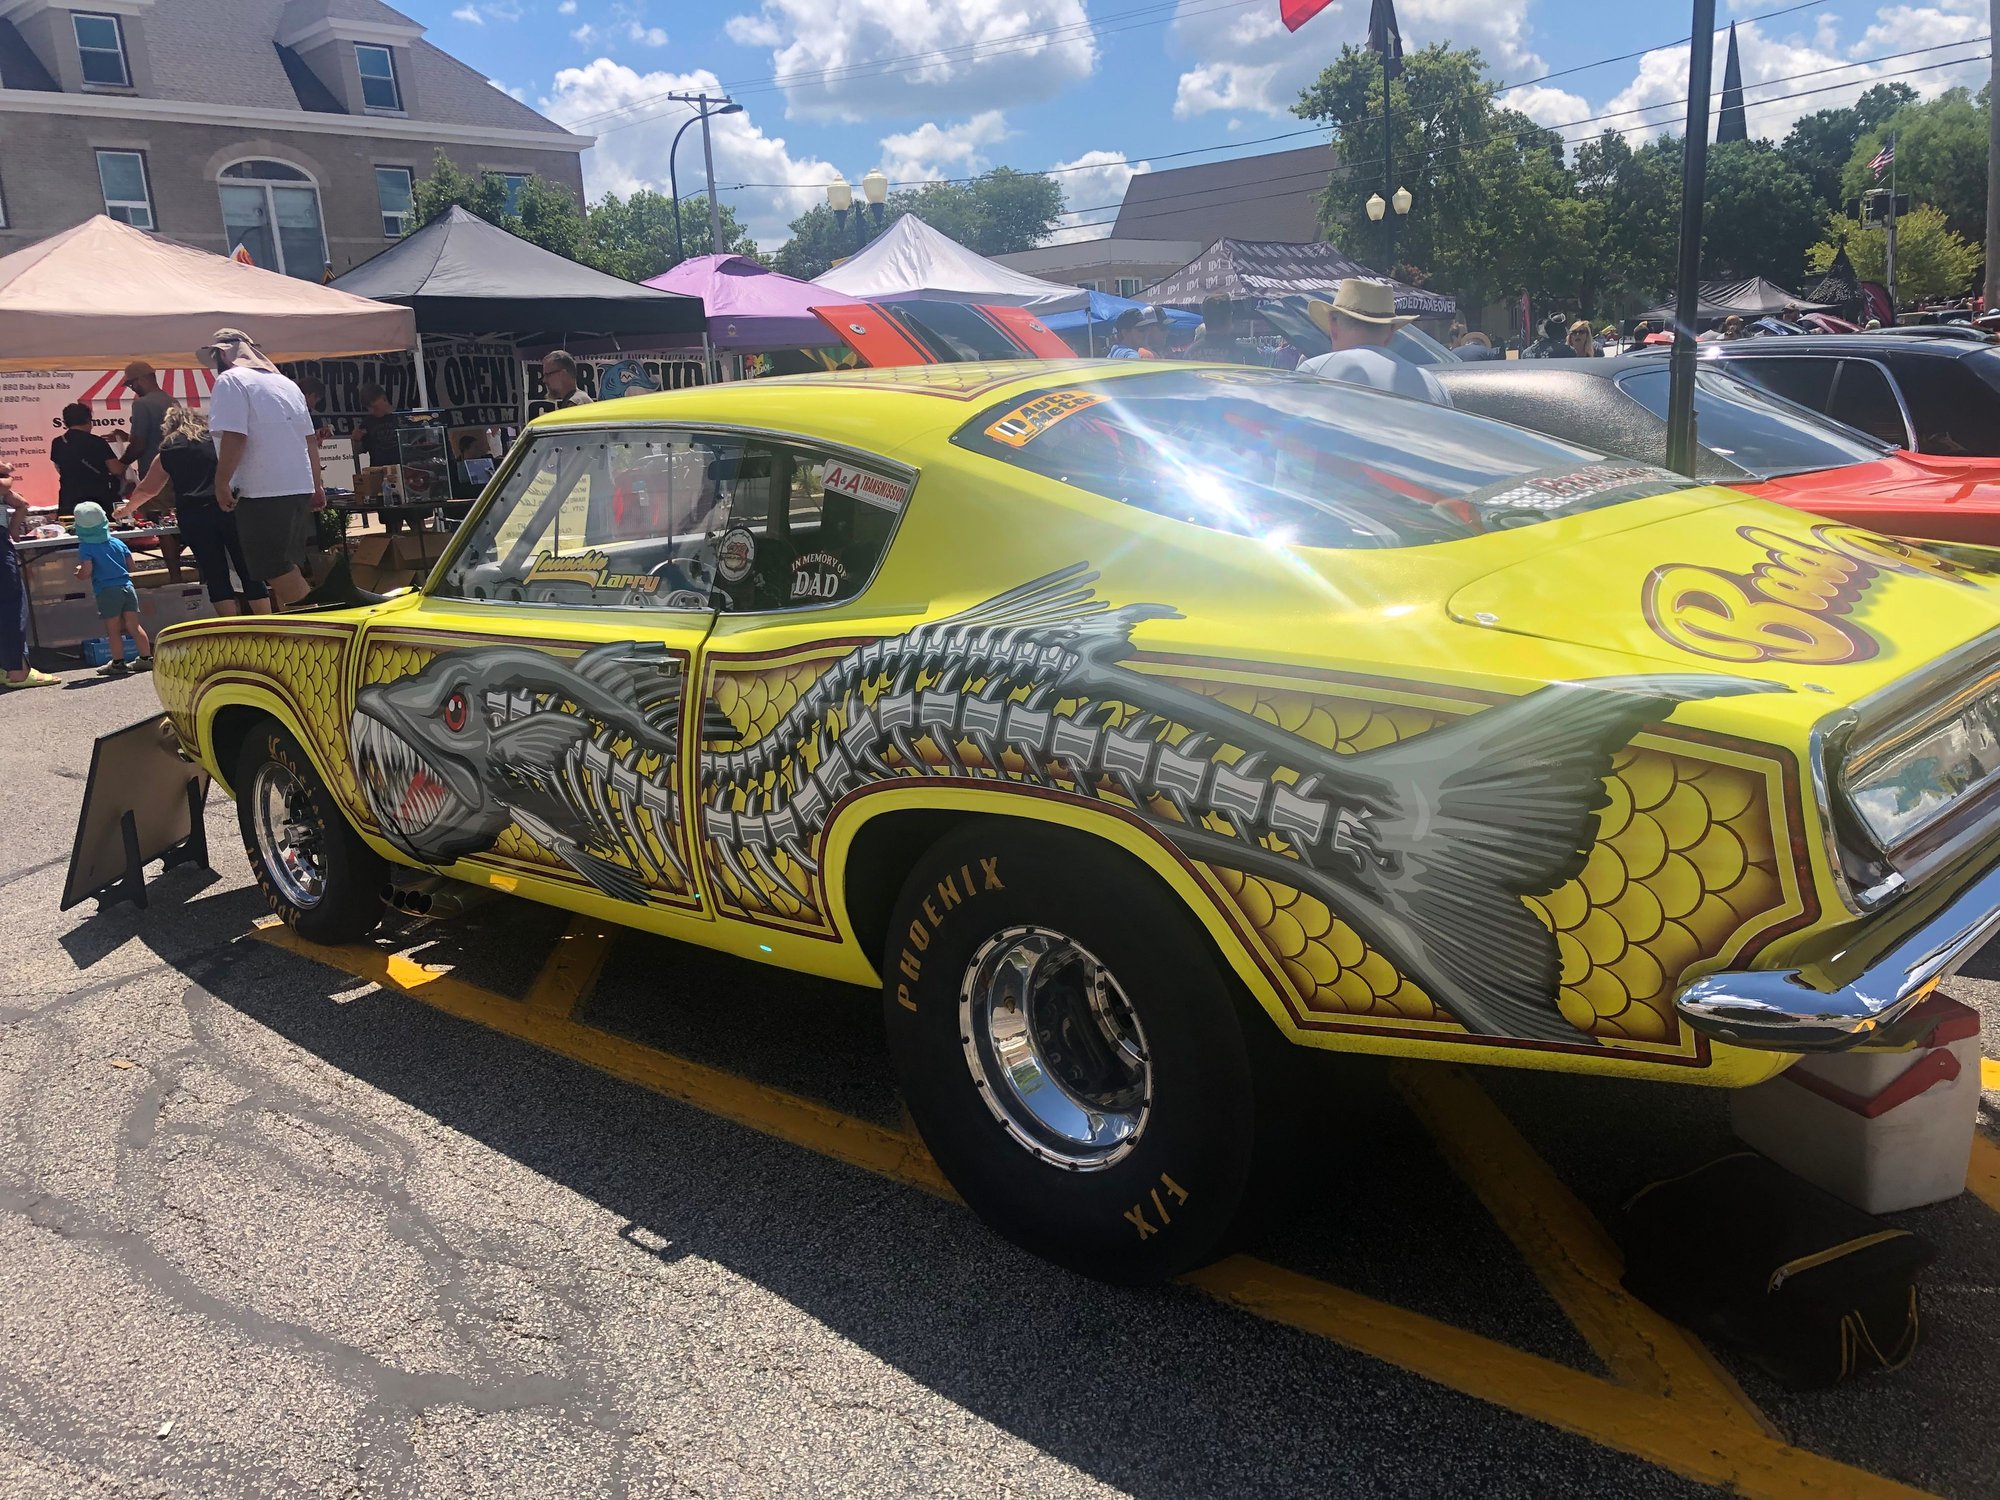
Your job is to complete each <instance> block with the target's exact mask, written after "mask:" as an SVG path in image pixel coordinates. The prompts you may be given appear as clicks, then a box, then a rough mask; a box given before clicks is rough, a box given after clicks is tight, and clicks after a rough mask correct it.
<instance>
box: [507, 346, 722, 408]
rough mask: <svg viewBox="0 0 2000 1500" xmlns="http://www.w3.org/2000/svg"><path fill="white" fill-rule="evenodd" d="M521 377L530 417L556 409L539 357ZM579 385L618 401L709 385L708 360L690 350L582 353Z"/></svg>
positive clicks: (589, 393)
mask: <svg viewBox="0 0 2000 1500" xmlns="http://www.w3.org/2000/svg"><path fill="white" fill-rule="evenodd" d="M521 378H522V381H523V382H524V386H525V389H526V391H527V393H528V406H527V414H528V416H529V417H530V418H533V417H539V416H540V415H541V414H542V413H543V412H547V411H554V410H555V409H556V402H555V400H554V399H553V398H552V397H551V396H550V395H549V388H548V386H547V384H546V383H545V382H544V381H543V380H542V366H541V362H540V361H539V360H528V361H525V362H524V363H523V364H522V366H521ZM576 384H577V389H578V390H580V391H582V392H583V393H584V394H585V395H586V396H588V397H590V399H591V400H593V401H615V400H616V399H617V398H618V397H620V396H643V395H645V394H647V393H648V392H650V391H677V390H680V389H682V388H683V387H685V386H690V385H706V384H708V362H707V361H706V360H704V359H703V358H702V357H701V356H700V355H699V354H688V353H680V354H604V355H589V356H584V355H579V356H577V361H576Z"/></svg>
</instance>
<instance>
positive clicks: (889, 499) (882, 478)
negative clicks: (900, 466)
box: [820, 460, 910, 510]
mask: <svg viewBox="0 0 2000 1500" xmlns="http://www.w3.org/2000/svg"><path fill="white" fill-rule="evenodd" d="M820 484H821V486H822V487H823V488H824V489H825V490H826V492H827V493H828V494H829V495H851V496H853V497H854V498H855V499H856V500H859V501H860V502H861V503H862V504H863V505H872V506H874V507H876V508H877V509H878V510H896V509H899V508H900V507H901V506H902V503H903V502H904V501H905V500H907V499H909V498H910V486H909V482H908V481H907V480H903V479H897V478H895V477H893V476H891V475H888V474H877V473H874V472H872V471H871V470H868V469H857V468H856V467H855V466H854V465H853V464H844V463H841V462H839V461H838V460H835V461H833V462H831V463H829V464H827V466H826V472H825V474H824V475H823V476H822V477H821V479H820Z"/></svg>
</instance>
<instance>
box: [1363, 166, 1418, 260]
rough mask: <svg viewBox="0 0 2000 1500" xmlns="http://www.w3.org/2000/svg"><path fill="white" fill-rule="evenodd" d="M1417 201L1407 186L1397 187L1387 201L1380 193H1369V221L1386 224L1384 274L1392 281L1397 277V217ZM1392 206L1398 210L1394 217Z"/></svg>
mask: <svg viewBox="0 0 2000 1500" xmlns="http://www.w3.org/2000/svg"><path fill="white" fill-rule="evenodd" d="M1416 201H1417V200H1416V199H1415V198H1413V197H1411V196H1410V190H1409V189H1408V188H1406V187H1399V188H1397V189H1396V191H1395V192H1393V193H1391V194H1390V195H1389V199H1388V201H1387V202H1384V201H1383V199H1382V195H1381V194H1380V193H1370V194H1369V195H1368V202H1367V205H1366V207H1367V209H1368V220H1369V222H1370V223H1372V224H1382V225H1384V226H1385V228H1384V233H1385V234H1386V236H1387V239H1386V242H1385V244H1384V252H1385V254H1384V260H1383V265H1382V274H1383V275H1384V276H1387V277H1388V278H1389V279H1390V280H1391V281H1393V280H1395V278H1396V219H1400V218H1404V217H1406V216H1407V215H1408V214H1409V212H1410V205H1411V204H1412V203H1415V202H1416ZM1391 208H1393V209H1395V211H1396V213H1395V217H1394V218H1391V217H1390V215H1389V210H1390V209H1391Z"/></svg>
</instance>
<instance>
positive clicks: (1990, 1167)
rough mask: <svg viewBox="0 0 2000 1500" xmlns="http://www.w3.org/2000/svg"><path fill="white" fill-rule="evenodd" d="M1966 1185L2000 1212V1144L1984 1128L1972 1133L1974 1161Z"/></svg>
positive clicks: (1969, 1169)
mask: <svg viewBox="0 0 2000 1500" xmlns="http://www.w3.org/2000/svg"><path fill="white" fill-rule="evenodd" d="M1965 1185H1966V1187H1968V1188H1969V1189H1971V1190H1972V1193H1973V1195H1974V1196H1975V1197H1977V1198H1978V1199H1979V1201H1980V1202H1982V1203H1984V1204H1985V1205H1986V1206H1987V1207H1988V1208H1990V1209H1992V1210H1993V1211H1994V1212H1995V1213H1997V1214H2000V1144H1996V1143H1995V1142H1994V1139H1993V1137H1992V1136H1990V1135H1988V1134H1987V1133H1986V1132H1985V1131H1983V1130H1976V1131H1974V1132H1973V1134H1972V1162H1971V1165H1970V1166H1969V1167H1968V1168H1967V1170H1966V1174H1965Z"/></svg>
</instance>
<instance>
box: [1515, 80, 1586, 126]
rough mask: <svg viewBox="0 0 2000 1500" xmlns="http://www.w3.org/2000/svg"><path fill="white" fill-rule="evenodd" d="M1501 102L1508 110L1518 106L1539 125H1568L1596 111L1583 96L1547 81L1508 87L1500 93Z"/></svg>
mask: <svg viewBox="0 0 2000 1500" xmlns="http://www.w3.org/2000/svg"><path fill="white" fill-rule="evenodd" d="M1500 103H1501V104H1503V105H1505V106H1506V107H1507V108H1508V109H1518V110H1519V111H1520V112H1521V113H1522V114H1524V115H1526V116H1527V117H1528V118H1529V119H1531V120H1533V121H1534V122H1535V123H1536V124H1538V125H1550V126H1562V125H1567V124H1569V123H1570V121H1572V120H1582V119H1585V118H1587V117H1589V116H1590V115H1592V114H1594V113H1596V111H1595V110H1593V109H1592V108H1591V107H1590V101H1589V100H1587V99H1585V98H1584V97H1583V96H1582V95H1580V94H1572V93H1570V92H1569V91H1568V90H1567V89H1556V88H1550V87H1549V86H1548V85H1547V84H1544V83H1531V84H1529V85H1528V86H1527V87H1526V88H1521V89H1509V90H1508V91H1507V92H1506V93H1504V94H1502V95H1501V96H1500Z"/></svg>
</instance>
